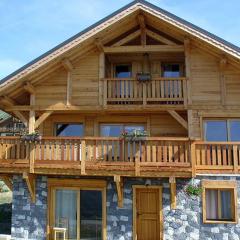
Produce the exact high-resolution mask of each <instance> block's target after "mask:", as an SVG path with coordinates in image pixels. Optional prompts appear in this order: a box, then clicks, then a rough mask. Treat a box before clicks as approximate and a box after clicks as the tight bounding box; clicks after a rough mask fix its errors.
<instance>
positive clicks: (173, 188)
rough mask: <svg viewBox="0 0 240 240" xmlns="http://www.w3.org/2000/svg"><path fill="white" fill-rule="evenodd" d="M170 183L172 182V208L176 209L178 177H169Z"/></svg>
mask: <svg viewBox="0 0 240 240" xmlns="http://www.w3.org/2000/svg"><path fill="white" fill-rule="evenodd" d="M169 184H170V193H171V204H170V205H171V209H176V207H177V196H176V195H177V194H176V192H177V191H176V179H175V177H170V178H169Z"/></svg>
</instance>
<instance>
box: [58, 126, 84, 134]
mask: <svg viewBox="0 0 240 240" xmlns="http://www.w3.org/2000/svg"><path fill="white" fill-rule="evenodd" d="M55 134H56V136H57V137H82V136H83V134H84V128H83V124H81V123H57V124H56V127H55Z"/></svg>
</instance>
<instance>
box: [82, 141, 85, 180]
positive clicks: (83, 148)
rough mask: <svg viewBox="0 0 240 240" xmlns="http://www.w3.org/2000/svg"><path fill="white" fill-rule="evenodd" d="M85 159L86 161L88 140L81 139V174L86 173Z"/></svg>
mask: <svg viewBox="0 0 240 240" xmlns="http://www.w3.org/2000/svg"><path fill="white" fill-rule="evenodd" d="M85 161H86V141H85V140H82V141H81V174H82V175H85V174H86V170H85Z"/></svg>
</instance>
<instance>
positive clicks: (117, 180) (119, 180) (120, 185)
mask: <svg viewBox="0 0 240 240" xmlns="http://www.w3.org/2000/svg"><path fill="white" fill-rule="evenodd" d="M114 182H115V184H116V188H117V196H118V207H119V208H122V207H123V198H124V197H123V181H122V178H121V176H119V175H115V176H114Z"/></svg>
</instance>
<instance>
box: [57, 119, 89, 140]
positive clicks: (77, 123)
mask: <svg viewBox="0 0 240 240" xmlns="http://www.w3.org/2000/svg"><path fill="white" fill-rule="evenodd" d="M58 124H69V125H70V124H72V125H82V126H83V136H82V137H84V136H85V124H84V122H54V126H53V135H54V136H55V137H59V138H60V137H62V136H57V125H58ZM79 138H81V136H79Z"/></svg>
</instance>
